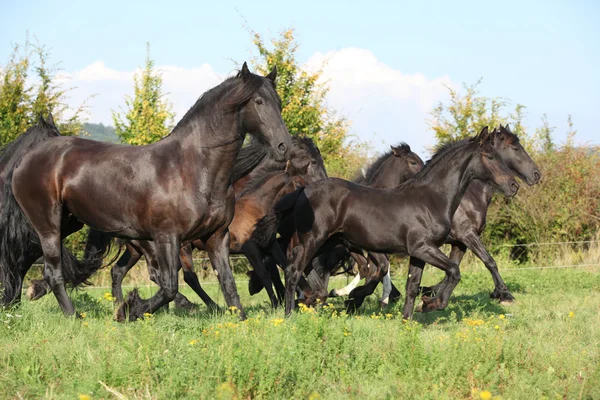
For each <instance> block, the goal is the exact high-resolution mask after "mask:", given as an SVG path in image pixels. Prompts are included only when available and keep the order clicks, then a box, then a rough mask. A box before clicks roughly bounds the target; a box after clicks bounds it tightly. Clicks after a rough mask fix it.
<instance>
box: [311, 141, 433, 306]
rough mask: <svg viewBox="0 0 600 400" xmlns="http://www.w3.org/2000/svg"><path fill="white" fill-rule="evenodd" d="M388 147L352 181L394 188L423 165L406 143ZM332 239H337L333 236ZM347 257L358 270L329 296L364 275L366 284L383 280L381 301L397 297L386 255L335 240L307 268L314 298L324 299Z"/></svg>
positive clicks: (350, 288) (340, 293)
mask: <svg viewBox="0 0 600 400" xmlns="http://www.w3.org/2000/svg"><path fill="white" fill-rule="evenodd" d="M390 147H391V150H390V151H388V152H386V153H384V154H383V155H381V156H380V157H379V158H378V159H377V160H375V162H373V163H372V164H371V166H370V167H369V168H368V169H367V171H366V172H365V173H364V175H363V174H362V173H360V174H358V175H357V176H356V177H355V178H354V179H353V182H354V183H358V184H361V185H364V186H369V187H372V188H378V189H393V188H396V187H398V186H400V185H401V184H403V183H404V182H406V181H407V180H408V179H410V178H412V177H413V175H415V174H416V173H417V172H419V171H420V170H421V169H422V168H423V166H424V163H423V160H421V157H419V156H418V155H417V154H415V153H413V152H412V151H411V149H410V146H409V145H408V144H406V143H400V144H399V145H397V146H390ZM333 240H336V239H335V236H334V239H333ZM337 241H338V242H341V241H339V240H337ZM331 245H332V244H331V243H328V244H327V245H326V246H330V247H331ZM349 257H352V258H353V259H354V261H356V263H357V265H358V274H357V275H356V276H355V278H354V279H353V280H352V282H351V283H350V284H349V285H347V286H346V287H344V288H342V289H332V290H331V292H329V296H332V297H337V296H345V295H348V294H350V293H351V292H353V290H354V289H355V288H356V287H357V286H358V283H359V282H360V280H361V279H362V278H365V279H366V283H367V285H369V286H370V285H371V283H370V282H374V284H375V285H377V283H378V282H380V281H381V280H383V282H384V291H383V294H382V297H381V303H382V304H387V303H388V302H389V300H390V297H391V298H392V300H394V301H395V300H397V299H399V298H400V292H399V291H398V289H396V287H395V286H394V285H393V284H392V282H391V278H390V272H389V259H388V257H387V256H386V255H385V254H379V253H368V254H367V256H366V257H365V256H364V255H363V252H362V250H360V249H356V248H347V247H346V246H345V245H344V244H343V243H337V244H336V245H335V247H334V248H333V250H332V251H328V252H325V253H322V254H319V255H318V256H317V257H316V258H315V260H313V262H312V266H313V270H312V271H310V273H309V275H308V277H307V280H308V283H309V284H310V285H311V287H312V288H313V289H315V290H316V291H319V292H318V293H315V297H316V298H318V299H320V300H321V301H325V300H326V297H327V287H328V282H329V277H330V276H331V274H334V273H335V270H336V269H338V268H339V267H340V266H343V265H347V263H348V258H349ZM382 273H383V274H382ZM382 275H383V277H382ZM359 295H360V290H359V291H355V292H353V296H355V297H358V296H359Z"/></svg>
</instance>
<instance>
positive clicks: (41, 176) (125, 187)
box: [0, 64, 291, 320]
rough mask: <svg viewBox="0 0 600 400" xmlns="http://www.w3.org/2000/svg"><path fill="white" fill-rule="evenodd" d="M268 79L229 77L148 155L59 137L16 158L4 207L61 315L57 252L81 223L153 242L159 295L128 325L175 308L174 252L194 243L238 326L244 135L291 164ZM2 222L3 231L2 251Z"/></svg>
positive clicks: (144, 149)
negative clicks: (33, 250)
mask: <svg viewBox="0 0 600 400" xmlns="http://www.w3.org/2000/svg"><path fill="white" fill-rule="evenodd" d="M275 77H276V71H275V70H274V71H272V72H271V73H270V74H269V75H268V76H267V77H261V76H258V75H254V74H252V73H251V72H250V71H249V70H248V67H247V65H246V64H244V66H243V67H242V69H241V71H240V72H239V74H238V75H237V76H236V77H233V78H229V79H227V80H225V81H224V82H223V83H222V84H220V85H219V86H217V87H215V88H214V89H211V90H210V91H208V92H207V93H205V94H204V95H203V96H202V97H201V98H200V99H199V100H198V101H197V102H196V104H195V105H194V106H193V107H192V108H191V109H190V110H189V111H188V113H187V114H186V115H185V116H184V117H183V119H182V120H181V121H180V122H179V123H178V124H177V126H176V127H175V128H174V130H173V131H172V132H171V134H170V135H169V136H167V137H166V138H164V139H163V140H161V141H159V142H157V143H154V144H151V145H146V146H126V145H115V144H109V143H101V142H95V141H92V140H85V139H81V138H73V137H59V138H55V139H52V140H49V141H48V142H47V145H45V146H37V147H36V148H34V149H33V150H32V151H31V152H29V153H28V154H27V155H26V156H25V157H24V158H23V160H22V161H21V163H20V165H19V166H18V167H17V168H16V169H15V172H14V175H13V179H12V187H9V189H10V191H11V193H8V196H7V197H8V198H9V199H11V200H12V203H13V204H11V205H10V208H11V209H12V214H13V216H14V214H15V213H21V212H22V213H24V214H25V215H26V216H27V218H28V219H29V221H30V223H31V225H32V227H33V229H34V230H35V232H36V234H37V236H38V237H39V240H40V243H41V246H42V250H43V252H44V260H45V267H44V278H45V279H46V281H47V282H48V283H49V285H50V287H51V288H52V292H53V293H54V295H55V296H56V298H57V300H58V303H59V305H60V306H61V308H62V310H63V312H64V313H65V315H73V314H74V313H75V309H74V307H73V303H72V302H71V300H70V299H69V297H68V295H67V293H66V290H65V280H64V277H63V273H62V268H61V262H62V254H61V242H62V238H63V237H65V236H67V235H68V234H70V233H72V232H75V231H77V230H79V229H81V227H82V226H83V224H84V223H85V224H87V225H89V226H90V227H91V228H93V229H95V230H97V231H101V232H107V233H109V234H110V235H112V236H117V237H121V238H126V239H141V240H152V241H153V246H155V249H156V251H155V254H156V258H157V265H158V268H159V270H160V274H159V282H160V290H159V291H158V292H157V293H156V294H155V295H154V296H153V297H152V298H151V299H148V300H140V301H138V302H137V303H136V304H135V307H132V308H131V309H130V315H129V317H130V319H132V320H133V319H136V318H139V317H142V316H143V315H144V313H153V312H154V311H156V310H157V309H158V308H160V307H162V306H163V305H165V304H168V303H169V302H170V301H171V300H173V299H174V298H175V295H176V294H177V271H178V269H179V263H180V260H179V249H180V247H181V245H182V244H186V243H189V242H191V241H192V240H195V239H197V238H201V239H202V241H203V242H204V243H205V244H206V250H207V252H208V255H209V258H210V259H211V263H212V264H213V266H214V267H215V268H216V269H217V271H218V272H219V281H220V283H221V287H222V289H223V293H224V295H225V298H226V301H227V304H228V305H229V306H235V307H237V309H239V310H240V311H239V312H240V316H241V317H242V318H243V317H245V315H244V312H243V309H242V306H241V304H240V301H239V296H238V294H237V290H236V287H235V281H234V279H233V275H232V272H231V269H230V267H229V231H228V226H229V223H230V222H231V220H232V218H233V206H234V196H233V190H232V188H231V172H232V167H233V164H234V162H235V159H236V156H237V154H238V152H239V151H240V149H241V147H242V142H243V140H244V137H245V135H246V133H251V134H254V135H256V136H257V137H261V138H263V139H264V140H265V141H266V142H268V143H269V144H270V146H271V147H272V148H273V149H274V150H275V151H276V156H277V158H278V159H286V158H287V157H288V156H289V149H290V148H291V138H290V136H289V133H288V132H287V129H286V127H285V124H284V122H283V119H282V117H281V100H280V98H279V96H278V95H277V92H276V91H275ZM190 166H193V167H192V168H190ZM8 186H9V185H6V186H5V189H6V188H7V187H8ZM13 193H14V195H13ZM3 214H5V213H3ZM5 216H6V215H5ZM8 218H10V215H8ZM8 222H9V221H6V220H2V221H0V237H1V239H0V240H2V241H5V240H6V239H5V237H6V233H7V232H6V229H7V226H9V225H10V224H9V223H8ZM29 229H31V228H29ZM13 239H14V237H13ZM11 245H12V246H11ZM19 245H20V242H19V241H17V240H13V241H12V243H6V245H4V246H2V248H3V249H10V248H11V247H12V251H13V252H18V251H19V248H18V246H19ZM15 267H16V266H13V268H15Z"/></svg>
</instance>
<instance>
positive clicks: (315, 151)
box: [292, 135, 321, 158]
mask: <svg viewBox="0 0 600 400" xmlns="http://www.w3.org/2000/svg"><path fill="white" fill-rule="evenodd" d="M292 145H293V147H292V154H293V155H295V154H297V153H298V152H299V151H305V152H307V153H309V154H310V155H311V156H313V157H315V158H317V157H318V156H319V155H320V154H321V152H320V150H319V148H318V147H317V145H316V144H315V142H314V141H313V140H312V139H311V138H309V137H308V136H304V135H302V136H301V135H292Z"/></svg>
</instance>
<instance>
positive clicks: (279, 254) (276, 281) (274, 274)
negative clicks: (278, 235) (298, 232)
mask: <svg viewBox="0 0 600 400" xmlns="http://www.w3.org/2000/svg"><path fill="white" fill-rule="evenodd" d="M269 250H270V253H271V255H272V256H273V258H274V259H275V262H276V263H277V264H279V265H280V266H281V269H285V268H286V267H287V265H288V259H287V257H286V256H285V254H284V253H283V250H281V246H280V245H279V242H278V241H277V240H275V241H273V243H271V247H270V248H269ZM265 265H266V267H267V269H268V270H269V273H270V274H271V281H272V282H273V285H274V286H275V292H276V293H277V298H278V299H279V302H280V303H283V301H284V296H285V286H283V282H282V281H281V276H280V275H279V270H278V269H277V265H274V264H273V263H269V264H267V263H265Z"/></svg>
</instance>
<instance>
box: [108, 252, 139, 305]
mask: <svg viewBox="0 0 600 400" xmlns="http://www.w3.org/2000/svg"><path fill="white" fill-rule="evenodd" d="M140 258H142V253H141V251H139V249H137V248H136V247H135V246H134V245H132V244H131V243H127V246H126V248H125V251H124V252H123V255H122V256H121V257H120V258H119V259H118V260H117V263H116V264H115V265H114V266H113V267H112V268H111V270H110V276H111V278H112V295H113V297H114V298H115V303H117V304H121V303H122V302H123V287H122V286H121V285H122V284H123V279H124V278H125V275H127V273H128V272H129V270H131V268H133V266H134V265H135V264H136V263H137V262H138V261H139V259H140Z"/></svg>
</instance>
